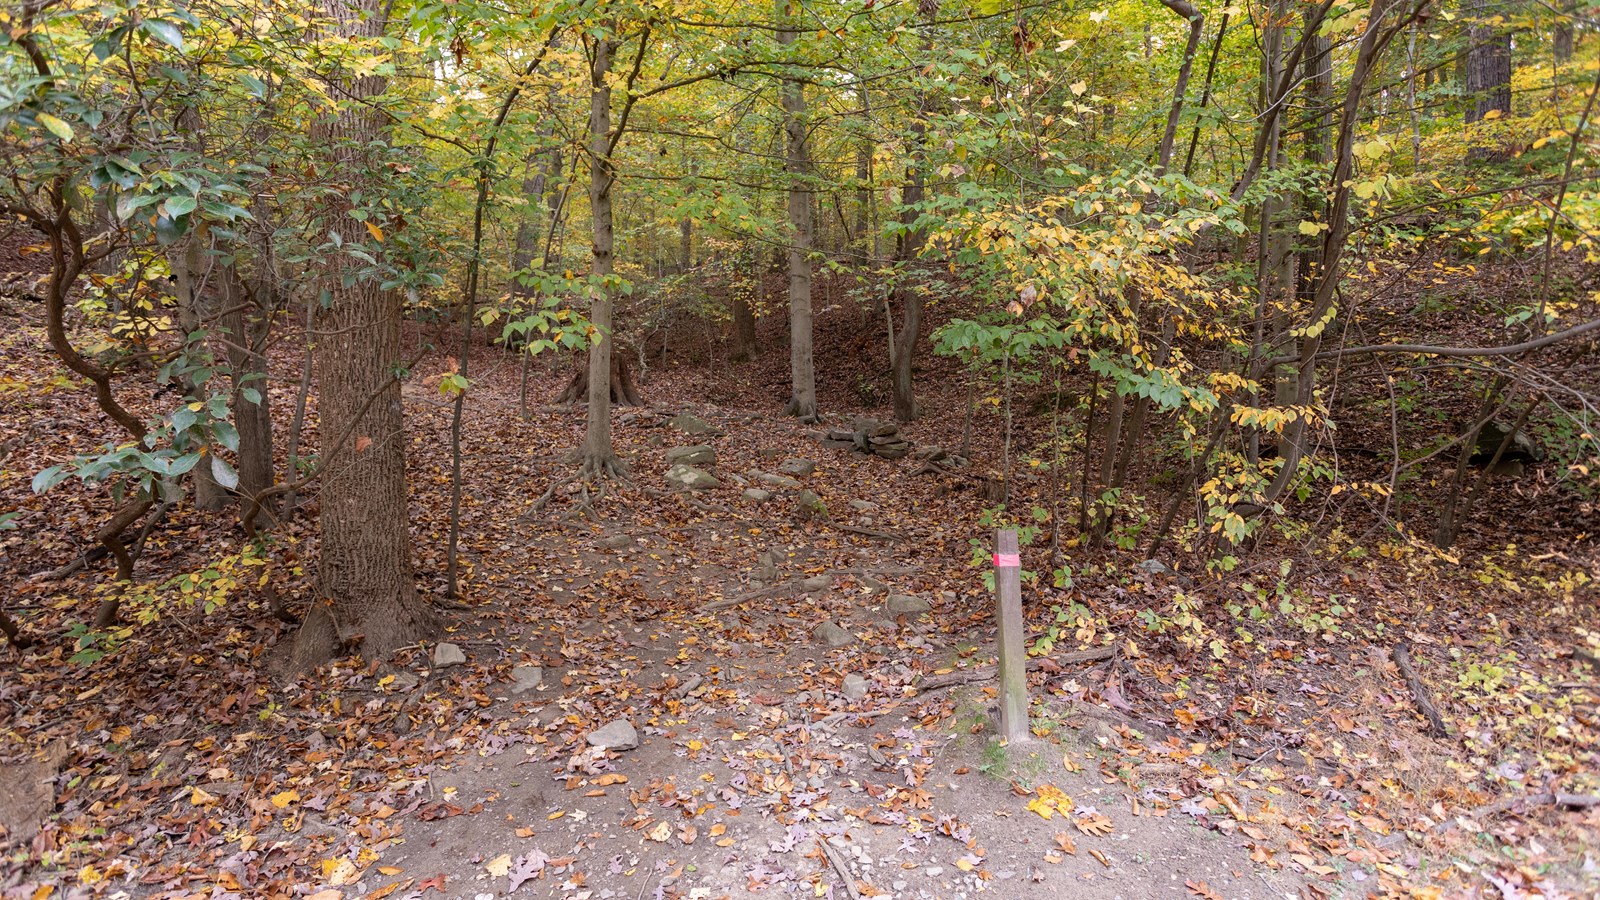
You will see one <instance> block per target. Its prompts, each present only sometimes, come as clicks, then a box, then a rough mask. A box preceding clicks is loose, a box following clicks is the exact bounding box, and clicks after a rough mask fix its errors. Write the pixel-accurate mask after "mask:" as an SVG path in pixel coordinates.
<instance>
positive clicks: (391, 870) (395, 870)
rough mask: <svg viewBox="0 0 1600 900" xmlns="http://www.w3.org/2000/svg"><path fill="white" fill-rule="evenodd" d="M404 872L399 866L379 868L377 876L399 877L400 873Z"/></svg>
mask: <svg viewBox="0 0 1600 900" xmlns="http://www.w3.org/2000/svg"><path fill="white" fill-rule="evenodd" d="M404 871H405V869H402V868H400V867H399V866H379V867H378V874H380V875H391V876H392V875H399V874H400V873H401V872H404Z"/></svg>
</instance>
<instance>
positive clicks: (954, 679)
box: [916, 647, 1117, 694]
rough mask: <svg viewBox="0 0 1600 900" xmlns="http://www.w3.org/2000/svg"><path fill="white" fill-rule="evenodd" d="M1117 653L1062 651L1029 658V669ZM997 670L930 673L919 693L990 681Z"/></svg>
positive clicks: (1107, 650) (1113, 650)
mask: <svg viewBox="0 0 1600 900" xmlns="http://www.w3.org/2000/svg"><path fill="white" fill-rule="evenodd" d="M1116 655H1117V648H1116V647H1096V648H1094V649H1092V650H1075V651H1073V652H1071V653H1062V654H1060V655H1058V656H1050V657H1038V658H1035V659H1030V660H1028V671H1029V672H1035V671H1038V670H1040V669H1043V668H1044V667H1045V666H1047V665H1049V664H1051V663H1055V664H1056V665H1071V664H1073V663H1081V662H1095V661H1098V660H1102V659H1110V658H1111V657H1113V656H1116ZM997 671H998V670H997V669H996V668H995V667H994V666H980V667H978V668H976V669H968V670H967V671H965V672H949V673H946V674H944V675H930V676H928V677H927V678H924V679H922V680H921V681H920V682H918V683H917V685H916V689H917V693H919V694H925V693H928V692H929V691H938V690H943V689H944V688H949V687H955V686H956V685H961V684H972V683H973V682H976V681H989V680H992V679H993V678H995V677H996V672H997Z"/></svg>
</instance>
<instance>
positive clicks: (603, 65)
mask: <svg viewBox="0 0 1600 900" xmlns="http://www.w3.org/2000/svg"><path fill="white" fill-rule="evenodd" d="M616 49H617V45H616V42H615V41H613V40H612V38H611V36H610V35H609V34H607V35H604V36H602V37H600V38H597V39H595V41H594V43H593V56H592V63H591V68H590V70H589V146H588V155H589V219H590V223H591V238H592V247H593V262H592V266H591V270H590V271H591V272H592V273H593V275H594V276H595V278H596V279H609V278H610V277H611V274H612V272H613V266H612V255H611V254H612V247H613V242H614V236H613V231H612V213H611V188H612V186H613V185H615V184H616V177H617V176H616V169H615V168H614V167H613V166H612V160H611V140H612V138H611V84H610V82H609V81H607V77H608V76H609V75H610V73H611V60H612V54H614V53H615V52H616ZM640 52H641V53H642V52H644V50H643V48H640ZM611 299H612V298H611V290H610V288H609V287H606V288H603V289H601V290H596V291H595V292H594V299H593V301H592V302H591V303H590V305H589V323H590V324H591V325H593V326H594V328H595V342H594V345H593V346H592V347H590V348H589V385H588V388H589V391H588V393H589V416H588V422H587V427H586V430H585V431H584V436H583V444H582V445H581V446H580V447H579V448H578V453H577V461H578V462H580V463H581V464H582V466H583V472H584V474H585V475H586V476H589V475H594V476H611V475H616V474H620V473H621V470H622V464H621V462H620V461H619V460H618V459H617V455H616V452H615V451H614V450H612V449H611V351H612V336H611V331H612V328H611Z"/></svg>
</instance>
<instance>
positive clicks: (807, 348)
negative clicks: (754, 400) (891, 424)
mask: <svg viewBox="0 0 1600 900" xmlns="http://www.w3.org/2000/svg"><path fill="white" fill-rule="evenodd" d="M778 17H779V19H780V20H786V19H787V16H786V8H785V2H784V0H778ZM778 40H779V42H780V43H781V44H782V45H783V46H784V47H791V46H793V45H794V40H795V30H794V27H793V26H792V25H790V24H787V23H786V24H785V26H784V28H783V30H782V31H780V32H779V33H778ZM779 91H780V92H781V93H782V95H783V96H782V100H783V135H784V170H785V171H786V172H787V173H788V176H789V235H788V238H789V240H788V244H789V254H788V256H789V380H790V391H791V393H790V397H789V404H788V405H787V406H786V407H784V414H785V415H790V416H795V417H797V418H799V419H800V420H801V421H802V422H815V421H816V420H817V373H816V367H815V362H814V360H813V357H812V334H811V241H812V237H813V235H812V221H811V189H810V186H809V185H807V184H806V183H805V182H804V181H803V180H802V179H803V178H805V176H806V172H807V169H808V166H807V158H806V157H807V154H806V123H805V118H806V94H805V87H804V86H803V85H802V84H801V83H800V82H799V81H798V80H796V79H794V78H789V77H785V78H784V79H783V82H782V84H781V86H780V87H779Z"/></svg>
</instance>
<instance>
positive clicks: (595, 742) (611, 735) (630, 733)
mask: <svg viewBox="0 0 1600 900" xmlns="http://www.w3.org/2000/svg"><path fill="white" fill-rule="evenodd" d="M589 746H591V747H604V748H605V749H607V750H632V749H633V748H635V747H637V746H639V732H637V731H635V730H634V727H633V723H632V722H629V721H628V720H627V719H617V720H616V721H613V722H607V723H606V724H605V725H602V726H601V727H599V728H597V729H595V730H594V731H591V732H589Z"/></svg>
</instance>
